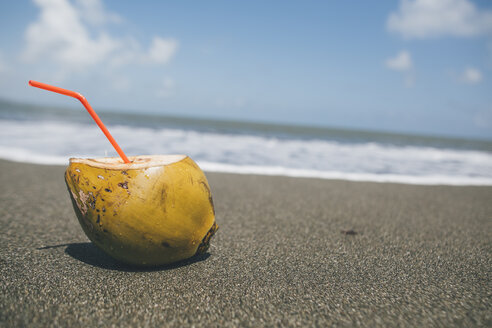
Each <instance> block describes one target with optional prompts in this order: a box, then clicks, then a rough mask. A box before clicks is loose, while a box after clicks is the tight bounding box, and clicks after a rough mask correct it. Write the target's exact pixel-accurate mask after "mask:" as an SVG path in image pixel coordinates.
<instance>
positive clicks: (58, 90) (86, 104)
mask: <svg viewBox="0 0 492 328" xmlns="http://www.w3.org/2000/svg"><path fill="white" fill-rule="evenodd" d="M29 85H30V86H32V87H36V88H40V89H45V90H48V91H53V92H56V93H60V94H62V95H65V96H70V97H74V98H76V99H78V100H80V102H81V103H82V105H84V107H85V109H87V111H88V112H89V114H90V115H91V116H92V118H93V119H94V121H96V124H97V125H98V126H99V127H100V128H101V130H102V132H103V133H104V135H105V136H106V138H108V140H109V142H111V144H112V145H113V147H114V149H115V150H116V152H117V153H118V154H119V155H120V157H121V159H122V160H123V162H125V163H130V161H129V160H128V157H126V155H125V153H124V152H123V150H121V148H120V146H118V143H117V142H116V140H114V138H113V136H112V135H111V133H109V131H108V129H107V128H106V126H105V125H104V124H103V122H102V121H101V119H100V118H99V116H97V114H96V112H95V111H94V110H93V109H92V107H91V105H90V104H89V102H88V101H87V100H86V99H85V97H84V96H82V95H81V94H80V93H78V92H75V91H70V90H67V89H62V88H59V87H55V86H52V85H49V84H46V83H41V82H37V81H33V80H29Z"/></svg>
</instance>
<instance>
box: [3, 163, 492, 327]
mask: <svg viewBox="0 0 492 328" xmlns="http://www.w3.org/2000/svg"><path fill="white" fill-rule="evenodd" d="M0 172H1V173H0V186H1V188H0V277H1V278H0V290H1V294H0V326H30V327H35V326H43V327H44V326H70V327H77V326H83V327H90V326H92V327H94V326H111V325H114V326H119V327H121V326H141V327H143V326H151V327H153V326H173V327H181V326H192V325H194V326H205V327H211V326H212V327H213V326H218V327H237V326H252V327H258V326H328V325H335V324H336V325H342V326H345V325H348V326H352V325H361V326H370V327H373V326H397V325H400V326H410V327H417V326H436V325H437V326H446V327H452V326H457V327H463V326H489V327H490V326H492V292H491V291H492V277H491V268H492V187H453V186H415V185H404V184H379V183H365V182H348V181H332V180H317V179H300V178H288V177H268V176H252V175H234V174H217V173H208V174H207V176H208V178H209V182H210V185H211V188H212V192H213V194H214V201H215V205H216V212H217V222H218V224H219V225H220V229H219V231H218V233H217V235H216V236H215V237H214V239H213V240H212V247H211V248H210V250H209V253H208V254H206V255H205V256H202V257H200V258H194V259H192V260H189V261H186V262H182V263H179V264H177V265H173V266H169V267H163V268H157V269H152V270H136V269H134V268H131V267H127V266H124V265H122V264H119V263H118V262H116V261H114V260H113V259H111V258H109V257H108V256H106V255H105V254H103V253H102V252H101V251H99V250H98V249H97V248H95V247H94V246H93V245H92V244H91V243H90V242H89V241H88V239H87V238H86V236H85V235H84V233H83V231H82V229H81V228H80V226H79V223H78V221H77V219H76V217H75V214H74V212H73V209H72V205H71V202H70V199H69V196H68V193H67V190H66V187H65V183H64V181H63V172H64V167H60V166H41V165H31V164H20V163H12V162H8V161H0Z"/></svg>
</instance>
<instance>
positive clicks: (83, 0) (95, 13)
mask: <svg viewBox="0 0 492 328" xmlns="http://www.w3.org/2000/svg"><path fill="white" fill-rule="evenodd" d="M76 6H77V9H78V10H79V12H80V17H81V18H82V20H84V21H85V22H87V23H89V24H92V25H105V24H108V23H121V22H122V21H123V19H122V18H121V17H120V16H119V15H117V14H115V13H109V12H106V10H105V9H104V5H103V3H102V1H101V0H77V1H76Z"/></svg>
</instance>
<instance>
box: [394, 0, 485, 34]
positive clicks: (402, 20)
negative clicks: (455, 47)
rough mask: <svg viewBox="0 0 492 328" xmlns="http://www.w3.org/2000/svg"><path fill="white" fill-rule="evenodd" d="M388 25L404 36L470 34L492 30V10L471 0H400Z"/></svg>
mask: <svg viewBox="0 0 492 328" xmlns="http://www.w3.org/2000/svg"><path fill="white" fill-rule="evenodd" d="M387 27H388V29H389V30H390V31H392V32H396V33H399V34H401V35H402V36H403V37H405V38H421V39H424V38H433V37H441V36H456V37H469V36H475V35H480V34H489V35H490V34H491V33H492V11H490V10H489V11H486V10H479V9H477V8H476V7H475V5H474V4H473V3H471V2H470V1H469V0H413V1H412V0H401V1H400V7H399V9H398V11H397V12H394V13H391V14H390V16H389V18H388V22H387Z"/></svg>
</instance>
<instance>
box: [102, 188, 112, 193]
mask: <svg viewBox="0 0 492 328" xmlns="http://www.w3.org/2000/svg"><path fill="white" fill-rule="evenodd" d="M104 191H106V192H113V191H112V190H111V189H109V188H106V189H104Z"/></svg>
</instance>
